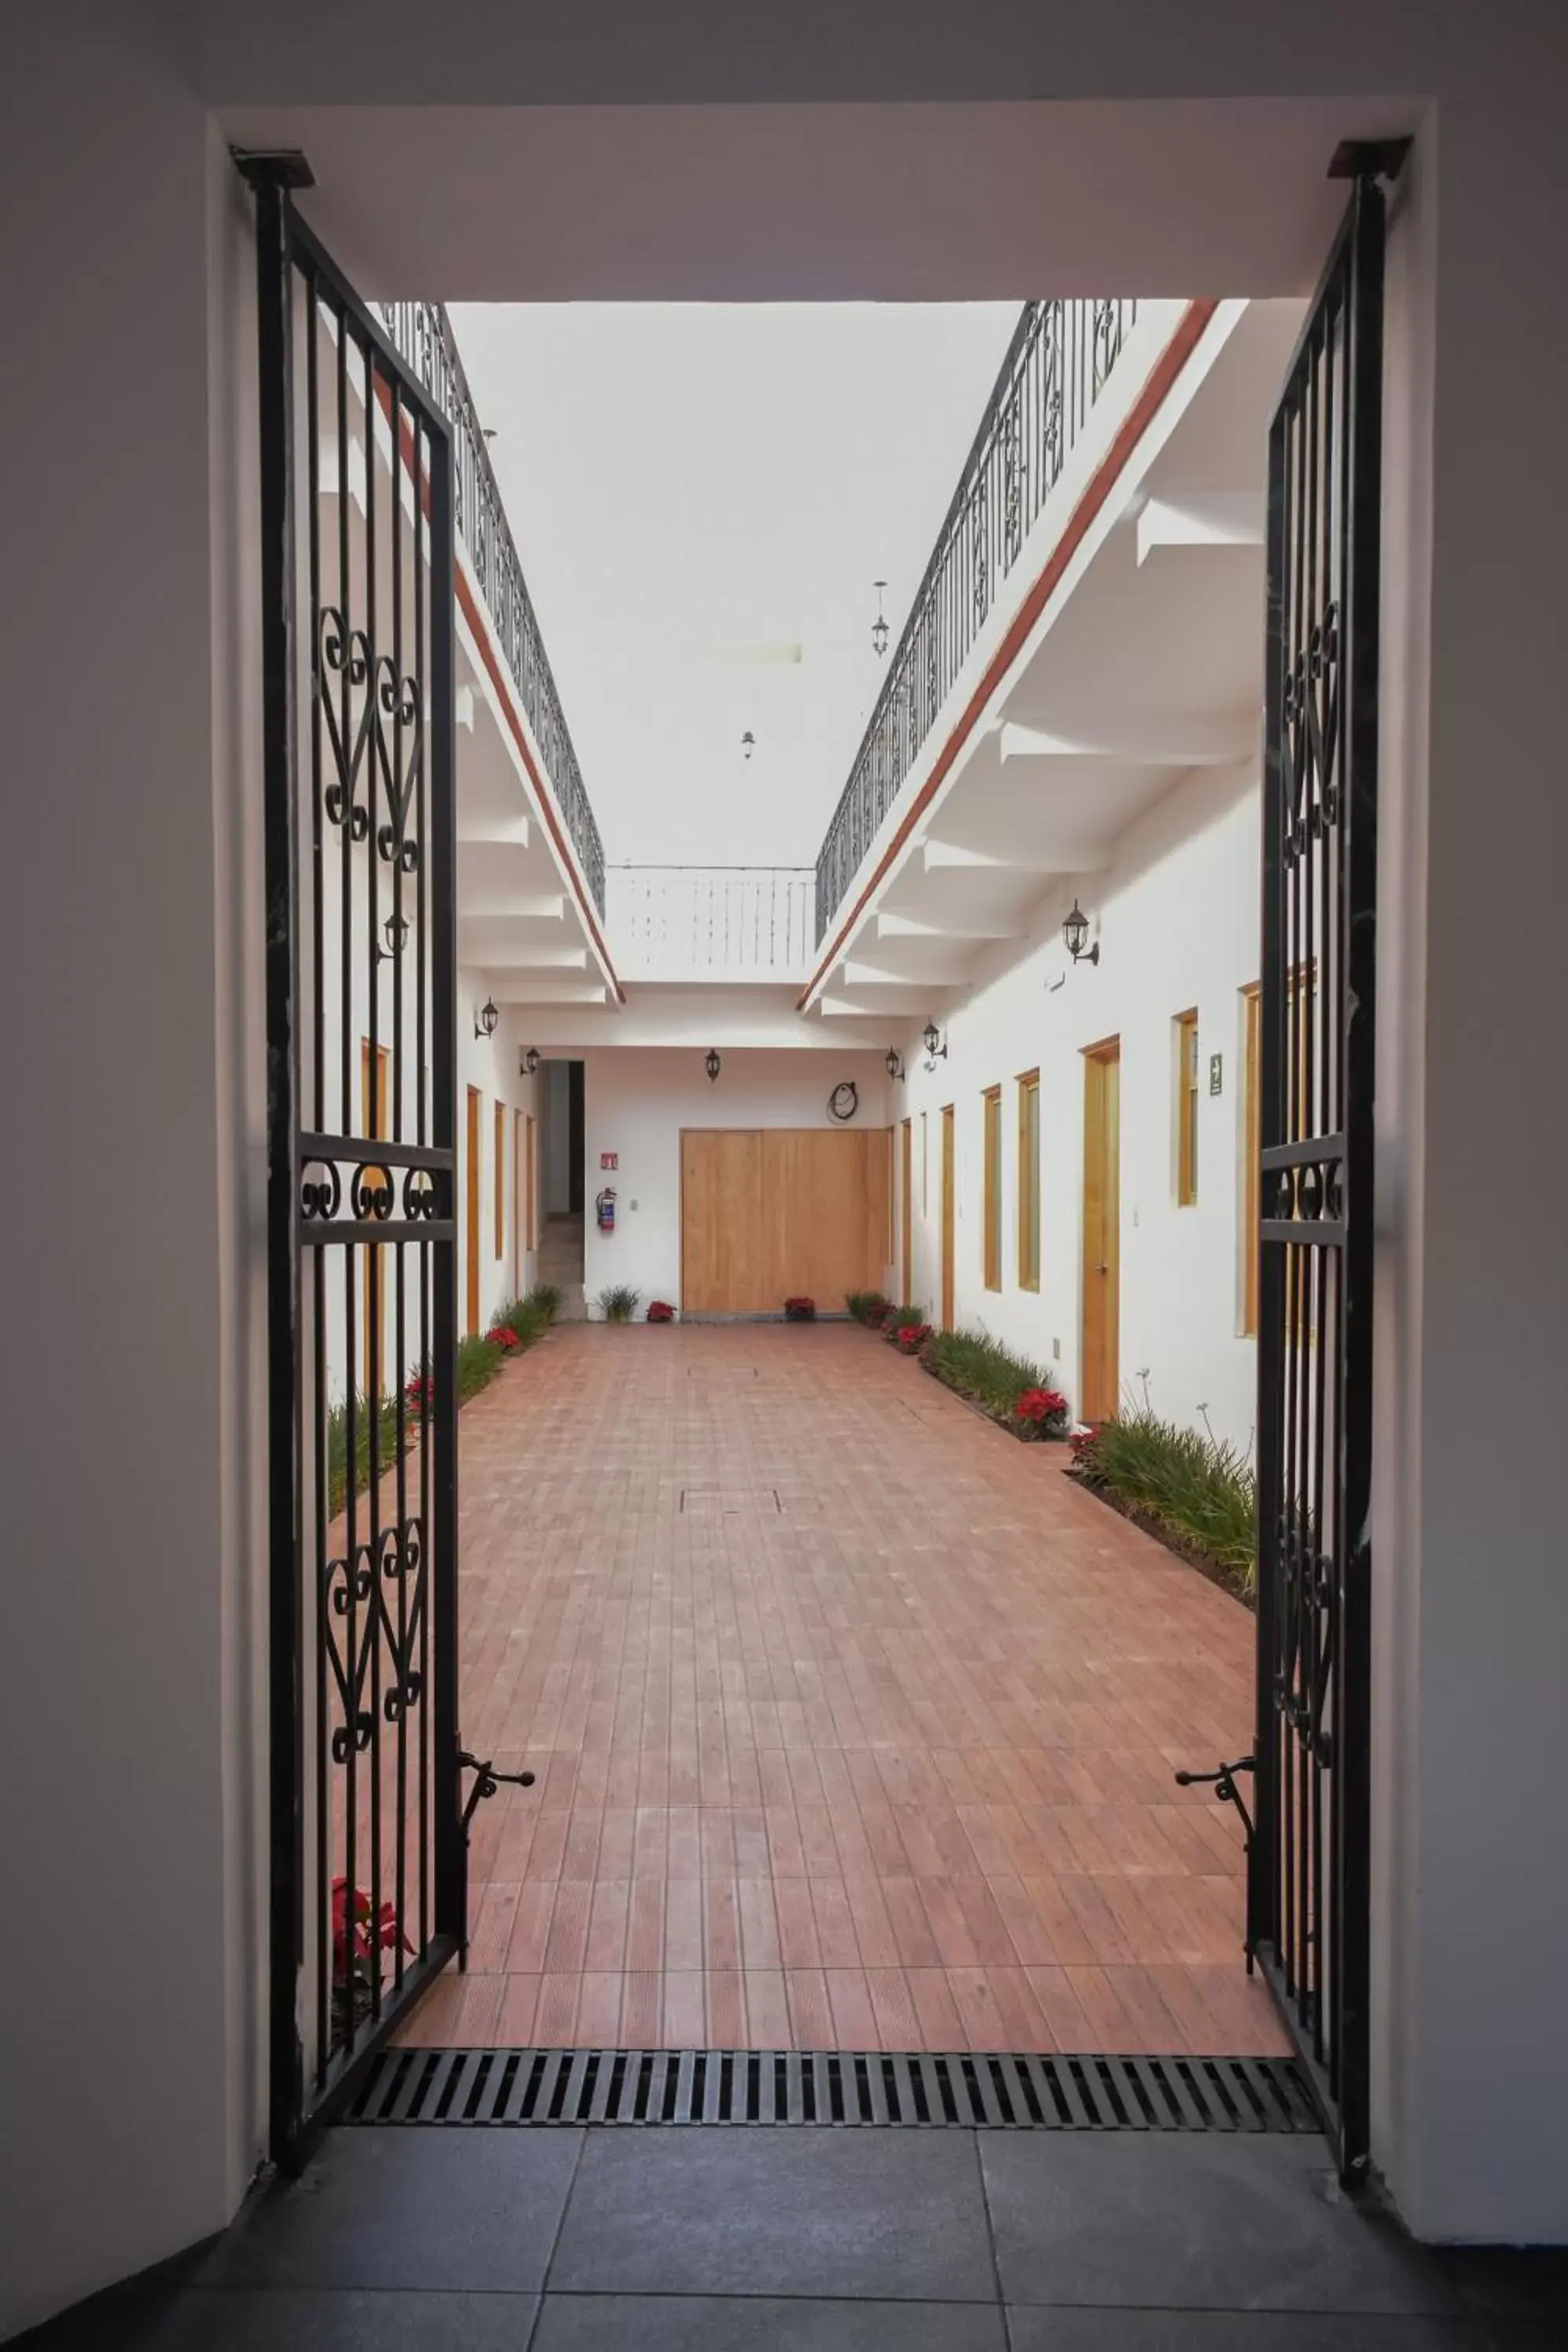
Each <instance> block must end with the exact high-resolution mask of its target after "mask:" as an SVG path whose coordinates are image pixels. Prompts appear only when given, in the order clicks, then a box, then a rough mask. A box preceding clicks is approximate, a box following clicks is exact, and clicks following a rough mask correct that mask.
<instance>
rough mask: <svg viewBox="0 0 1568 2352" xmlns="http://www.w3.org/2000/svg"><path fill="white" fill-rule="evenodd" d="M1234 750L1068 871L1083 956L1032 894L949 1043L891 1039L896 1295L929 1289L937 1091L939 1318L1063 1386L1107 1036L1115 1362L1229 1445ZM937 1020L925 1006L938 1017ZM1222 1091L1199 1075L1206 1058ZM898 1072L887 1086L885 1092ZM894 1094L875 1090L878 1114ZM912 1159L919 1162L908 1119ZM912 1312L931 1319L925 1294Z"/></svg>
mask: <svg viewBox="0 0 1568 2352" xmlns="http://www.w3.org/2000/svg"><path fill="white" fill-rule="evenodd" d="M1079 895H1080V897H1081V898H1082V900H1083V903H1084V907H1085V910H1086V911H1087V912H1088V913H1089V915H1090V918H1091V919H1093V920H1095V921H1097V923H1098V925H1099V939H1100V962H1099V964H1098V965H1091V964H1089V962H1087V961H1085V962H1082V963H1080V964H1079V965H1078V966H1077V967H1076V968H1075V967H1073V966H1071V965H1070V964H1069V962H1068V958H1067V955H1066V952H1065V950H1063V947H1062V943H1061V934H1060V928H1059V927H1060V920H1061V914H1062V911H1063V908H1061V907H1059V906H1058V903H1057V898H1056V896H1054V895H1053V897H1052V898H1050V899H1048V900H1047V902H1045V905H1044V906H1043V908H1042V913H1041V918H1040V921H1039V927H1038V929H1037V934H1036V936H1035V939H1034V940H1033V941H1032V942H1031V944H1030V945H1029V946H1028V948H1027V950H1026V952H1025V953H1023V954H1022V955H1021V956H1020V955H1019V954H1018V952H1017V948H1016V945H1015V946H1014V947H1013V948H1012V950H1010V951H1009V950H996V951H995V957H994V962H995V963H1001V962H1002V960H1003V958H1004V956H1005V955H1007V956H1008V958H1009V960H1008V961H1006V963H1005V968H1003V969H1000V970H994V971H993V973H992V976H991V977H990V978H989V979H987V980H986V981H984V982H982V983H981V984H980V985H979V986H978V987H976V988H975V989H974V991H973V993H972V994H971V995H970V996H969V997H968V998H967V999H966V1000H965V1001H964V1002H963V1003H961V1004H959V1005H957V1006H955V1007H954V1009H953V1010H952V1013H951V1015H950V1017H949V1019H948V1021H947V1024H946V1032H947V1045H948V1054H947V1059H946V1060H945V1061H939V1062H938V1064H937V1066H936V1069H935V1071H934V1072H928V1071H927V1070H926V1069H925V1067H924V1066H923V1064H924V1056H923V1053H922V1051H921V1045H920V1042H919V1039H918V1037H916V1036H913V1035H910V1036H909V1037H907V1038H906V1039H905V1040H904V1043H903V1053H904V1059H905V1063H906V1065H907V1066H908V1069H909V1073H910V1075H909V1080H908V1089H907V1090H908V1097H909V1099H908V1104H907V1109H908V1111H909V1112H910V1114H911V1115H912V1116H913V1118H914V1122H915V1124H914V1130H913V1160H914V1171H913V1172H914V1183H913V1192H914V1199H915V1208H916V1220H915V1250H914V1287H915V1290H916V1293H917V1303H919V1304H921V1305H923V1306H925V1307H928V1308H931V1309H933V1310H934V1309H935V1307H936V1303H937V1302H938V1301H939V1299H940V1297H941V1267H940V1247H941V1213H942V1201H941V1166H940V1153H941V1135H940V1113H941V1109H942V1105H943V1104H945V1103H952V1105H953V1106H954V1111H955V1118H954V1138H955V1145H956V1160H955V1170H956V1185H955V1204H954V1206H955V1216H954V1253H953V1258H954V1286H953V1305H954V1313H955V1317H956V1319H957V1321H958V1323H959V1324H960V1326H962V1327H963V1328H969V1329H976V1330H984V1331H988V1332H990V1333H991V1334H992V1335H993V1336H994V1338H996V1339H1001V1340H1004V1341H1005V1343H1006V1344H1007V1345H1008V1346H1010V1347H1015V1348H1016V1349H1019V1350H1020V1351H1021V1352H1022V1353H1024V1354H1026V1355H1029V1356H1032V1357H1034V1358H1035V1359H1036V1360H1038V1361H1040V1362H1042V1363H1046V1364H1051V1363H1053V1362H1054V1363H1055V1365H1056V1368H1057V1370H1058V1374H1059V1376H1060V1378H1061V1381H1062V1382H1063V1385H1064V1387H1065V1389H1066V1391H1067V1394H1068V1400H1069V1402H1071V1403H1072V1405H1073V1407H1074V1409H1075V1410H1076V1409H1077V1406H1078V1402H1079V1379H1080V1375H1079V1352H1080V1341H1081V1313H1080V1305H1079V1301H1080V1297H1081V1284H1082V1205H1081V1203H1082V1181H1083V1099H1084V1076H1083V1048H1084V1047H1085V1046H1086V1045H1095V1044H1098V1043H1100V1042H1101V1041H1103V1040H1104V1039H1106V1038H1109V1037H1112V1036H1119V1037H1120V1038H1121V1379H1122V1388H1123V1394H1124V1395H1131V1397H1132V1398H1133V1399H1134V1400H1135V1401H1142V1397H1143V1394H1144V1392H1145V1384H1144V1382H1143V1381H1142V1380H1141V1379H1139V1378H1138V1377H1137V1375H1138V1374H1139V1373H1140V1372H1141V1371H1142V1370H1144V1369H1145V1368H1146V1369H1147V1372H1148V1381H1147V1394H1148V1399H1149V1402H1150V1403H1151V1404H1152V1406H1153V1407H1154V1409H1155V1411H1156V1412H1161V1413H1163V1414H1164V1415H1166V1416H1167V1417H1168V1418H1170V1419H1173V1420H1175V1421H1178V1422H1184V1423H1190V1424H1192V1425H1193V1426H1194V1427H1201V1426H1202V1416H1201V1414H1200V1412H1199V1408H1200V1407H1201V1406H1206V1408H1207V1412H1208V1418H1209V1422H1210V1423H1211V1424H1212V1426H1213V1428H1214V1430H1215V1433H1216V1434H1217V1435H1221V1436H1224V1437H1226V1438H1227V1439H1228V1440H1229V1441H1230V1442H1231V1443H1232V1444H1235V1445H1236V1446H1237V1448H1238V1450H1241V1451H1243V1452H1245V1451H1246V1450H1247V1447H1248V1446H1249V1445H1250V1444H1251V1440H1252V1430H1253V1417H1254V1413H1253V1404H1254V1399H1253V1382H1254V1378H1255V1371H1254V1365H1255V1349H1254V1346H1253V1342H1252V1341H1251V1339H1246V1338H1244V1337H1242V1336H1241V1321H1242V1311H1241V1310H1242V1289H1241V1284H1242V1249H1241V1236H1240V1230H1239V1202H1238V1187H1239V1176H1240V1167H1241V1134H1242V1119H1243V1106H1244V1088H1243V1085H1242V1055H1241V1045H1242V1018H1243V1014H1242V999H1241V993H1240V992H1241V991H1242V990H1243V989H1244V988H1246V987H1247V986H1248V985H1250V984H1251V983H1252V982H1255V981H1256V980H1257V978H1258V788H1257V775H1256V771H1255V770H1250V769H1244V770H1237V771H1235V772H1229V771H1198V772H1194V774H1193V775H1191V776H1190V777H1189V778H1188V779H1186V780H1185V781H1184V782H1182V783H1180V784H1178V785H1176V786H1174V787H1173V789H1172V790H1171V791H1170V792H1169V793H1167V794H1166V796H1165V797H1164V798H1163V800H1162V801H1160V802H1159V803H1157V804H1156V806H1155V807H1154V808H1152V810H1150V811H1149V812H1148V813H1147V814H1146V815H1144V816H1143V817H1142V818H1141V819H1140V820H1139V822H1138V823H1137V824H1135V825H1133V826H1132V827H1131V828H1130V829H1129V831H1128V833H1127V834H1126V835H1123V837H1122V839H1121V843H1120V844H1119V845H1118V847H1117V850H1116V853H1115V856H1114V858H1113V860H1112V863H1111V865H1110V867H1109V868H1108V870H1107V871H1106V873H1105V874H1104V875H1103V876H1096V877H1093V878H1092V879H1090V880H1085V881H1084V882H1083V883H1082V884H1081V886H1080V891H1079ZM1194 1006H1195V1007H1196V1009H1197V1013H1198V1068H1199V1093H1198V1197H1197V1201H1196V1202H1195V1203H1194V1205H1192V1206H1191V1207H1185V1208H1178V1207H1177V1205H1176V1196H1175V1116H1176V1096H1175V1088H1174V1056H1173V1035H1172V1023H1173V1019H1174V1017H1175V1015H1176V1014H1178V1013H1184V1012H1185V1011H1187V1010H1188V1009H1189V1008H1191V1007H1194ZM940 1025H942V1024H941V1023H940V1020H939V1026H940ZM1216 1053H1217V1054H1219V1055H1222V1057H1223V1061H1222V1084H1223V1091H1222V1092H1221V1093H1220V1094H1219V1095H1217V1096H1214V1095H1211V1094H1210V1093H1209V1091H1208V1086H1209V1056H1210V1055H1211V1054H1216ZM1036 1067H1038V1069H1039V1072H1040V1145H1041V1150H1040V1157H1041V1216H1040V1233H1041V1243H1040V1259H1041V1265H1040V1287H1039V1290H1038V1292H1033V1291H1027V1290H1024V1289H1021V1288H1020V1287H1019V1286H1018V1279H1017V1275H1018V1245H1017V1235H1018V1185H1017V1143H1016V1136H1017V1093H1016V1085H1015V1080H1016V1077H1017V1076H1018V1074H1019V1073H1020V1072H1022V1071H1026V1070H1030V1069H1033V1068H1036ZM998 1084H999V1085H1000V1086H1001V1087H1002V1089H1003V1101H1002V1208H1003V1221H1002V1287H1001V1289H1000V1290H999V1291H994V1290H987V1289H986V1288H985V1286H984V1246H983V1237H984V1159H983V1150H984V1142H983V1127H982V1108H981V1097H982V1094H983V1091H984V1088H985V1087H989V1086H995V1085H998ZM904 1091H905V1089H904V1088H902V1087H900V1088H897V1089H895V1092H896V1093H898V1094H900V1095H901V1094H902V1093H903V1092H904ZM905 1108H906V1106H903V1105H901V1104H895V1107H894V1114H893V1115H894V1117H895V1118H898V1117H901V1116H902V1115H903V1112H904V1109H905ZM922 1115H923V1116H924V1119H925V1127H924V1137H925V1149H926V1151H927V1153H928V1155H929V1158H928V1164H927V1166H926V1168H925V1170H924V1171H923V1180H922V1169H921V1134H922V1130H921V1117H922ZM932 1319H933V1320H935V1319H936V1315H935V1312H934V1311H933V1313H932Z"/></svg>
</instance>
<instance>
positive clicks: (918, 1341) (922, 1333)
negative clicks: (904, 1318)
mask: <svg viewBox="0 0 1568 2352" xmlns="http://www.w3.org/2000/svg"><path fill="white" fill-rule="evenodd" d="M930 1338H931V1325H930V1324H929V1323H900V1326H899V1328H898V1330H897V1332H896V1333H895V1335H894V1339H893V1344H894V1346H895V1347H896V1348H898V1349H900V1352H901V1353H902V1354H904V1355H906V1356H918V1355H919V1354H920V1351H921V1349H922V1348H923V1347H924V1346H925V1343H926V1341H927V1340H928V1339H930Z"/></svg>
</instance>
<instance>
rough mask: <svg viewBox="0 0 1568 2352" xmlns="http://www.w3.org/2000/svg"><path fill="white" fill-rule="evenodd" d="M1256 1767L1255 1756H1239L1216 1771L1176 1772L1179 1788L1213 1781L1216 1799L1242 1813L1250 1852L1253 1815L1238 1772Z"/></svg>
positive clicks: (1249, 1770)
mask: <svg viewBox="0 0 1568 2352" xmlns="http://www.w3.org/2000/svg"><path fill="white" fill-rule="evenodd" d="M1256 1769H1257V1762H1256V1759H1254V1758H1253V1757H1251V1756H1238V1757H1237V1759H1236V1762H1235V1763H1234V1764H1222V1765H1221V1766H1220V1767H1219V1769H1218V1770H1217V1771H1215V1772H1178V1773H1177V1774H1176V1786H1177V1788H1178V1789H1196V1788H1203V1787H1206V1786H1208V1785H1209V1784H1210V1783H1212V1784H1213V1788H1214V1792H1215V1800H1216V1801H1217V1802H1218V1803H1220V1804H1222V1805H1234V1806H1235V1807H1236V1810H1237V1812H1238V1813H1239V1814H1240V1815H1241V1826H1242V1829H1243V1831H1244V1832H1246V1841H1247V1853H1251V1852H1252V1815H1251V1814H1250V1813H1249V1812H1248V1811H1247V1805H1246V1801H1245V1800H1244V1799H1243V1797H1242V1793H1241V1790H1239V1789H1238V1788H1237V1785H1236V1775H1237V1773H1238V1772H1252V1771H1255V1770H1256Z"/></svg>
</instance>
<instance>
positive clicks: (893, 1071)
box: [882, 1045, 905, 1078]
mask: <svg viewBox="0 0 1568 2352" xmlns="http://www.w3.org/2000/svg"><path fill="white" fill-rule="evenodd" d="M882 1060H883V1062H884V1064H885V1065H886V1066H887V1072H888V1076H889V1077H890V1078H901V1077H902V1076H904V1075H905V1072H904V1065H903V1057H902V1055H900V1052H899V1049H898V1047H897V1046H896V1045H889V1048H888V1050H887V1052H886V1053H885V1054H884V1055H883V1056H882Z"/></svg>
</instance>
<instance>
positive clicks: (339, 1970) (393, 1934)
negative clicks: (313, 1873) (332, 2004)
mask: <svg viewBox="0 0 1568 2352" xmlns="http://www.w3.org/2000/svg"><path fill="white" fill-rule="evenodd" d="M399 1943H400V1944H401V1945H402V1946H403V1948H404V1950H405V1952H411V1951H412V1950H413V1949H414V1947H413V1945H412V1944H411V1943H410V1942H409V1940H408V1938H407V1937H406V1936H405V1935H404V1934H403V1933H402V1931H401V1929H400V1928H399V1927H398V1925H397V1909H396V1906H395V1904H391V1903H384V1904H383V1905H382V1906H381V1909H380V1911H379V1912H378V1913H376V1914H375V1915H374V1921H373V1916H372V1912H371V1903H370V1897H369V1895H367V1894H366V1893H365V1891H364V1889H363V1886H356V1887H355V1888H354V1891H353V1909H352V1929H351V1908H350V1901H349V1883H348V1880H347V1879H346V1878H334V1879H333V1881H332V1974H333V1976H334V1977H336V1978H337V1979H338V1980H339V1981H340V1983H342V1982H346V1980H347V1979H348V1977H349V1975H350V1973H351V1971H352V1968H353V1963H354V1962H355V1961H358V1960H374V1958H375V1955H376V1953H377V1952H378V1951H383V1952H384V1951H389V1950H390V1949H391V1948H393V1946H394V1945H395V1944H399ZM351 1946H352V1948H351Z"/></svg>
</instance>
